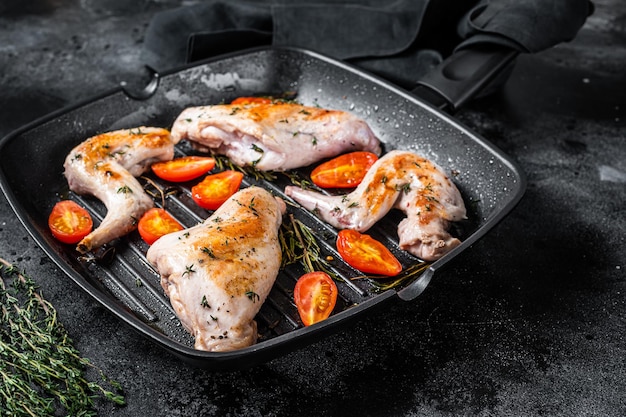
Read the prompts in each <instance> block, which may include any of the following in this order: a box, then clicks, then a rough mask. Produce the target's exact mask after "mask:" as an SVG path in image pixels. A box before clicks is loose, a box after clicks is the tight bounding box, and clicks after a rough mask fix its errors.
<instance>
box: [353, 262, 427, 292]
mask: <svg viewBox="0 0 626 417" xmlns="http://www.w3.org/2000/svg"><path fill="white" fill-rule="evenodd" d="M430 264H431V263H430V262H418V263H416V264H413V265H411V266H410V267H408V268H406V269H405V270H403V271H402V272H400V273H399V274H398V275H396V276H395V277H380V276H373V275H360V276H357V277H354V278H351V279H363V278H369V279H371V282H372V285H373V287H374V289H375V290H377V291H386V290H390V289H392V288H396V287H399V286H400V285H403V284H405V283H407V282H408V281H409V280H411V279H414V278H417V277H418V276H420V275H421V274H422V272H424V271H425V270H426V269H428V267H429V266H430ZM383 278H384V279H383Z"/></svg>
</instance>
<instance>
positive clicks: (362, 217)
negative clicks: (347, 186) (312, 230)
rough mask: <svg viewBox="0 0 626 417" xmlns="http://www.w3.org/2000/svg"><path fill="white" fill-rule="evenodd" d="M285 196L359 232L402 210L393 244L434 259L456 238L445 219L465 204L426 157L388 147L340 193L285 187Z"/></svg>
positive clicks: (459, 213)
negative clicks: (349, 189) (358, 180)
mask: <svg viewBox="0 0 626 417" xmlns="http://www.w3.org/2000/svg"><path fill="white" fill-rule="evenodd" d="M285 194H287V195H288V196H290V197H291V198H293V199H294V200H295V201H297V202H298V203H300V204H301V205H302V206H304V207H305V208H307V209H309V210H312V211H314V212H315V213H316V214H317V215H318V216H319V217H320V218H322V219H323V220H324V221H326V222H328V223H329V224H331V225H333V226H335V227H337V228H340V229H355V230H358V231H360V232H364V231H366V230H368V229H369V228H370V227H372V226H373V225H374V224H375V223H376V222H377V221H378V220H380V219H381V218H382V217H383V216H384V215H385V214H387V213H388V212H389V211H390V210H391V209H392V208H397V209H400V210H402V211H403V212H404V213H405V214H406V216H407V217H406V218H405V219H403V220H402V221H401V222H400V224H399V225H398V238H399V245H400V247H401V248H402V249H403V250H406V251H408V252H410V253H412V254H414V255H415V256H418V257H420V258H422V259H424V260H427V261H432V260H436V259H439V258H440V257H441V256H443V255H444V254H446V253H447V252H449V251H450V250H451V249H453V248H454V247H456V246H458V245H459V244H460V243H461V242H460V241H459V240H458V239H457V238H455V237H453V236H451V235H450V234H449V233H448V231H447V229H448V226H449V222H451V221H458V220H461V219H464V218H465V215H466V212H465V205H464V203H463V199H462V197H461V194H460V193H459V191H458V189H457V188H456V186H455V185H454V183H453V182H452V181H451V180H450V179H449V178H448V177H447V176H446V175H445V174H444V172H443V170H442V169H441V168H440V167H438V166H437V165H435V164H434V163H433V162H432V161H429V160H428V159H426V158H423V157H421V156H419V155H417V154H415V153H412V152H407V151H391V152H389V153H387V154H386V155H384V156H383V157H381V158H380V159H379V160H378V161H377V162H376V163H375V164H374V165H373V166H372V167H371V168H370V170H369V171H368V172H367V175H366V176H365V178H364V179H363V181H362V182H361V184H360V185H359V186H358V187H357V188H356V189H355V190H354V191H352V192H351V193H349V194H347V195H345V196H328V195H324V194H321V193H318V192H315V191H312V190H303V189H301V188H300V187H295V186H288V187H286V188H285Z"/></svg>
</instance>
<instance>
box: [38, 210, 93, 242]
mask: <svg viewBox="0 0 626 417" xmlns="http://www.w3.org/2000/svg"><path fill="white" fill-rule="evenodd" d="M48 226H49V227H50V231H51V232H52V236H54V237H55V238H56V239H58V240H60V241H61V242H63V243H78V242H80V241H81V240H82V239H83V238H84V237H85V236H87V235H88V234H89V233H91V230H92V229H93V220H92V218H91V215H90V214H89V212H88V211H87V210H85V209H84V208H82V207H81V206H79V205H78V204H76V203H75V202H73V201H72V200H63V201H59V202H58V203H56V204H55V205H54V207H53V208H52V212H50V216H49V217H48Z"/></svg>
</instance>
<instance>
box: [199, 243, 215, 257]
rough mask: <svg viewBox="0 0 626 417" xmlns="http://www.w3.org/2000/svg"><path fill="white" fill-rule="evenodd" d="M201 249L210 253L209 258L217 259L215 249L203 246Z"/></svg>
mask: <svg viewBox="0 0 626 417" xmlns="http://www.w3.org/2000/svg"><path fill="white" fill-rule="evenodd" d="M200 251H202V253H206V254H207V255H209V258H212V259H215V253H213V249H211V248H207V247H206V246H203V247H202V248H200Z"/></svg>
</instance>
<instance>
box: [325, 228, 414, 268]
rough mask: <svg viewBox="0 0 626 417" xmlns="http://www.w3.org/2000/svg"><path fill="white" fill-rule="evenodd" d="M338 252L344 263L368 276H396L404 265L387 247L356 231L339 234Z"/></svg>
mask: <svg viewBox="0 0 626 417" xmlns="http://www.w3.org/2000/svg"><path fill="white" fill-rule="evenodd" d="M337 250H338V251H339V254H340V255H341V257H342V258H343V260H344V261H346V262H347V263H348V264H349V265H351V266H352V267H353V268H356V269H358V270H359V271H361V272H364V273H367V274H376V275H386V276H394V275H398V274H399V273H400V272H401V271H402V264H401V263H400V261H398V259H397V258H396V257H395V256H394V255H393V253H391V251H390V250H389V249H387V247H385V245H383V244H382V243H381V242H379V241H378V240H376V239H374V238H373V237H371V236H370V235H366V234H362V233H359V232H357V231H356V230H350V229H344V230H341V231H340V232H339V234H338V235H337Z"/></svg>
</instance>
